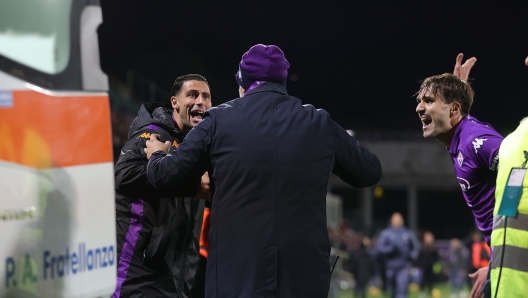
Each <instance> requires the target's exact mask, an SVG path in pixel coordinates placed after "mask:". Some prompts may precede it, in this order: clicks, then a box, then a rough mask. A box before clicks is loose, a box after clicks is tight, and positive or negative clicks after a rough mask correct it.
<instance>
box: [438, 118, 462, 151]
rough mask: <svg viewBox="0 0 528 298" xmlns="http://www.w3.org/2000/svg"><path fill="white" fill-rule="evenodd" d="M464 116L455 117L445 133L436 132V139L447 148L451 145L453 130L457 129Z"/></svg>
mask: <svg viewBox="0 0 528 298" xmlns="http://www.w3.org/2000/svg"><path fill="white" fill-rule="evenodd" d="M463 118H464V117H462V116H460V117H458V118H457V119H455V120H454V122H455V121H456V122H455V123H453V124H451V129H450V130H448V131H447V132H445V133H441V134H438V136H437V137H436V139H437V140H439V141H440V142H442V144H444V145H445V146H446V147H448V148H449V146H451V142H452V141H453V136H454V135H455V132H456V130H457V127H458V125H460V122H461V121H462V119H463Z"/></svg>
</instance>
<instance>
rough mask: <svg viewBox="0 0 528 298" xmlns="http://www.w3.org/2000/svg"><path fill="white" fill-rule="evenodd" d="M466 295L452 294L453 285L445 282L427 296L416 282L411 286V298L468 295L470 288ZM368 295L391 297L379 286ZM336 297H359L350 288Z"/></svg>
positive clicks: (379, 297)
mask: <svg viewBox="0 0 528 298" xmlns="http://www.w3.org/2000/svg"><path fill="white" fill-rule="evenodd" d="M464 291H465V295H463V296H462V295H460V296H451V287H450V286H449V284H447V283H443V284H437V285H436V287H435V288H434V289H433V292H432V293H429V294H428V295H427V296H423V295H422V296H420V291H419V288H418V286H417V285H416V284H411V285H410V286H409V295H408V297H409V298H421V297H433V298H450V297H464V298H466V297H468V296H469V292H470V289H469V288H464ZM367 297H369V298H390V296H385V295H383V294H382V293H381V292H380V291H379V290H378V289H377V288H374V287H372V288H370V290H369V291H368V294H367ZM336 298H358V297H357V296H356V297H354V293H353V291H352V290H351V289H349V290H346V291H345V290H341V291H340V292H339V294H338V295H337V296H336Z"/></svg>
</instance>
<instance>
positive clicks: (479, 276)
mask: <svg viewBox="0 0 528 298" xmlns="http://www.w3.org/2000/svg"><path fill="white" fill-rule="evenodd" d="M488 270H489V268H488V267H482V268H480V269H479V270H477V271H475V272H474V273H472V274H470V275H469V277H470V278H476V279H475V284H474V285H473V288H472V289H471V293H470V296H469V297H471V298H480V297H483V294H482V288H483V287H484V284H485V283H486V279H487V278H488Z"/></svg>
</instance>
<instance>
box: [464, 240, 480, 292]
mask: <svg viewBox="0 0 528 298" xmlns="http://www.w3.org/2000/svg"><path fill="white" fill-rule="evenodd" d="M475 233H480V232H478V231H471V232H470V233H469V235H467V236H466V237H464V240H463V242H464V247H465V248H466V251H467V252H468V257H467V259H466V271H467V272H475V271H476V270H478V269H479V268H475V266H473V259H472V252H473V243H474V241H473V239H475V235H474V234H475ZM465 282H466V284H467V285H468V287H470V288H471V287H473V279H471V278H470V277H469V276H466V278H465Z"/></svg>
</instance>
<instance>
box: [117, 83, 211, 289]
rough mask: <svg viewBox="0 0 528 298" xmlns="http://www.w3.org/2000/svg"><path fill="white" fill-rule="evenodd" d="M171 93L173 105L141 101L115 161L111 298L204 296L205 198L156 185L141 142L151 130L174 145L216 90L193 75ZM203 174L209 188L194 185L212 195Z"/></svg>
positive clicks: (186, 131)
mask: <svg viewBox="0 0 528 298" xmlns="http://www.w3.org/2000/svg"><path fill="white" fill-rule="evenodd" d="M171 94H172V96H171V99H170V101H171V102H170V104H169V103H147V104H144V105H143V106H142V107H141V109H140V111H139V113H138V116H137V117H136V119H135V120H134V121H133V122H132V124H131V125H130V130H129V133H128V141H127V143H126V144H125V145H124V147H123V149H122V151H121V155H120V157H119V160H118V161H117V164H116V168H115V186H116V223H117V257H118V265H117V270H118V272H117V288H116V290H115V292H114V295H113V297H202V296H203V295H204V273H203V272H202V271H203V270H204V268H203V267H204V264H201V263H202V262H203V258H201V257H200V253H199V251H200V246H199V239H200V233H201V230H202V218H203V214H204V205H205V201H204V200H200V199H198V198H196V197H195V196H186V197H184V196H185V194H183V196H181V197H175V196H170V195H167V194H164V193H161V192H158V191H156V190H155V189H154V187H153V186H152V185H151V184H150V183H149V182H148V180H147V175H146V165H147V162H148V160H147V156H146V154H145V152H144V151H143V149H144V148H145V142H146V141H147V140H148V139H149V138H150V136H151V135H152V134H157V135H159V136H160V139H161V140H162V141H167V142H168V143H170V147H169V148H170V150H171V151H172V150H174V149H176V148H177V147H178V146H179V144H180V143H181V142H182V141H183V139H184V138H185V136H186V135H187V133H188V132H189V130H191V128H193V127H194V126H195V125H196V124H198V123H199V122H200V121H201V120H202V117H203V114H204V113H205V111H206V110H208V109H209V108H211V92H210V90H209V84H208V82H207V81H206V79H205V78H204V77H202V76H201V75H197V74H190V75H184V76H181V77H178V78H177V79H176V81H175V82H174V86H173V87H172V90H171ZM202 179H203V182H204V183H203V185H204V189H202V188H201V187H199V186H198V184H195V185H193V187H194V188H200V191H199V194H197V195H196V196H200V197H207V195H208V194H207V188H208V176H207V174H206V175H204V177H203V178H202ZM204 236H207V235H204ZM197 276H202V278H201V280H197V278H196V277H197Z"/></svg>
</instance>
